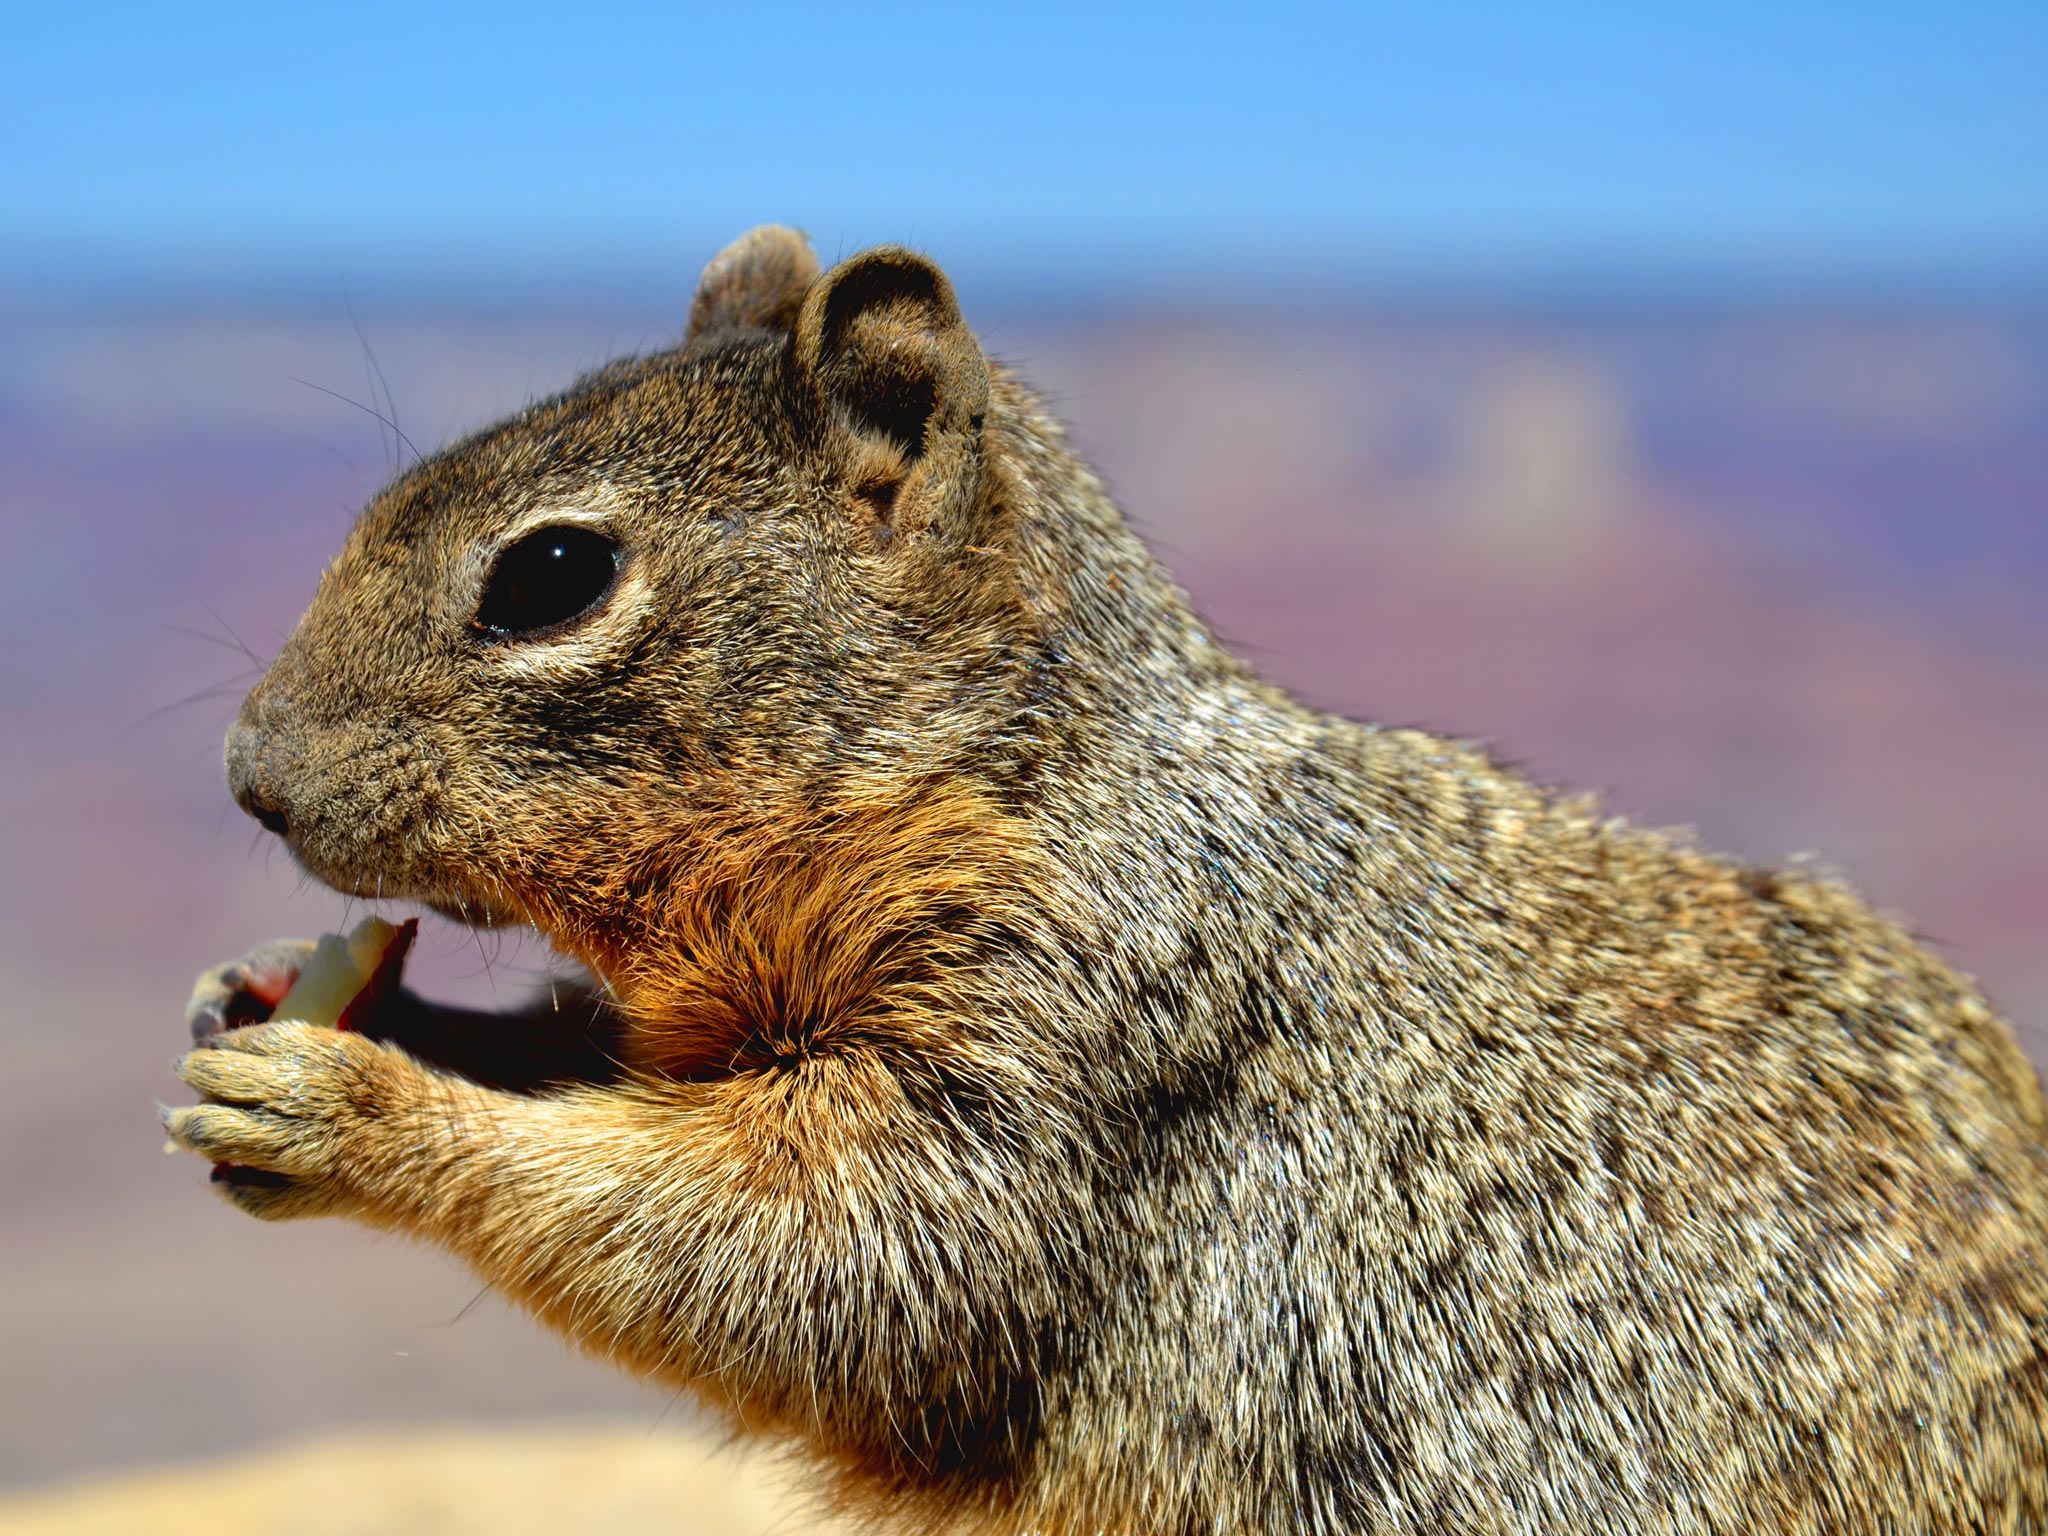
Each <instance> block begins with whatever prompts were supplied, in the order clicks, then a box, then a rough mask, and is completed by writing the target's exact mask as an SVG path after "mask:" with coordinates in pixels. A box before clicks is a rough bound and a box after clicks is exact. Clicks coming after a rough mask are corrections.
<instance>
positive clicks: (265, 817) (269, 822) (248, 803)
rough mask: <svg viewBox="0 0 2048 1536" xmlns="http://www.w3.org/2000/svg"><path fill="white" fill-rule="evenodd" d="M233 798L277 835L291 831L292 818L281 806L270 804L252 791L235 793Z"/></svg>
mask: <svg viewBox="0 0 2048 1536" xmlns="http://www.w3.org/2000/svg"><path fill="white" fill-rule="evenodd" d="M235 798H236V799H237V800H239V801H240V802H241V806H242V809H243V810H245V811H247V812H248V813H249V814H250V815H251V816H254V817H255V818H256V819H257V820H258V821H260V822H262V823H263V825H264V826H265V827H267V828H268V829H269V830H270V831H272V832H275V833H276V834H277V835H278V836H279V837H283V836H285V835H286V834H288V833H289V832H290V831H291V829H292V819H291V817H289V816H287V815H286V814H285V812H284V807H283V806H280V805H272V804H270V803H269V802H268V801H267V800H263V799H261V798H259V797H258V796H257V795H255V794H254V793H251V794H246V795H237V796H236V797H235Z"/></svg>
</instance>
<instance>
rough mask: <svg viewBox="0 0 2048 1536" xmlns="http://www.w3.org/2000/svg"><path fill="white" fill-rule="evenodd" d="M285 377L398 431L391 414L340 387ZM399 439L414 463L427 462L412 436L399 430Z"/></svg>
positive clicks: (295, 377)
mask: <svg viewBox="0 0 2048 1536" xmlns="http://www.w3.org/2000/svg"><path fill="white" fill-rule="evenodd" d="M285 377H286V378H288V379H290V380H291V381H292V382H293V383H294V384H303V385H305V387H306V388H308V389H314V390H318V391H319V392H320V393H321V394H323V395H327V396H330V397H331V398H333V399H336V400H339V401H340V402H341V403H342V404H343V405H352V406H354V407H355V408H356V409H357V410H359V411H361V412H362V413H363V414H364V415H365V416H374V417H376V418H377V420H379V421H381V422H383V423H384V425H385V426H387V427H389V428H391V430H392V431H394V432H398V423H396V422H395V421H393V420H392V419H391V418H390V417H389V416H386V415H385V414H384V413H383V412H382V411H379V410H376V409H373V408H372V407H370V406H367V405H365V404H363V402H362V401H360V400H351V399H350V398H349V397H348V396H347V395H344V394H343V393H342V392H341V391H340V390H338V389H329V388H328V387H327V386H326V385H324V384H315V383H314V382H313V381H312V380H311V379H302V378H300V377H299V376H298V375H297V374H295V373H288V374H286V375H285ZM398 440H399V441H400V442H402V443H404V444H405V446H406V447H407V448H410V449H411V450H412V457H413V462H414V463H416V464H424V463H426V461H427V456H426V455H425V454H423V453H421V452H420V450H419V448H418V446H417V445H415V444H414V442H413V440H412V439H411V438H409V437H407V436H406V435H405V434H404V433H403V432H398Z"/></svg>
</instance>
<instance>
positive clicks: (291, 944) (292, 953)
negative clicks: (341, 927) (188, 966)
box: [185, 939, 314, 1044]
mask: <svg viewBox="0 0 2048 1536" xmlns="http://www.w3.org/2000/svg"><path fill="white" fill-rule="evenodd" d="M313 947H314V941H313V940H311V939H273V940H271V941H270V942H269V943H268V944H259V945H257V946H256V948H254V949H252V950H250V951H249V952H248V953H247V954H245V955H242V956H241V957H239V958H238V959H234V960H230V961H228V962H227V963H226V964H225V965H217V966H215V967H214V968H213V969H212V970H210V971H207V972H206V973H205V974H204V975H202V976H201V977H200V978H199V980H198V981H197V982H195V983H194V984H193V987H192V997H191V1000H190V1001H189V1002H187V1003H186V1004H185V1022H186V1023H187V1024H189V1025H190V1026H191V1028H192V1038H193V1039H194V1040H195V1041H198V1042H199V1043H201V1044H204V1043H205V1042H207V1041H209V1040H211V1039H213V1038H214V1037H215V1036H216V1035H220V1034H224V1033H226V1032H227V1031H228V1030H231V1029H242V1028H245V1027H246V1026H248V1025H251V1024H261V1023H263V1022H264V1021H265V1020H267V1019H268V1018H269V1017H270V1014H271V1010H273V1009H274V1008H276V1007H277V1005H278V1004H279V1003H280V1002H282V1001H283V1000H284V995H285V994H286V993H287V992H289V991H290V990H291V988H292V983H293V982H295V981H297V980H298V979H299V972H300V971H301V970H303V969H305V965H306V961H307V960H308V959H310V958H311V957H312V954H313Z"/></svg>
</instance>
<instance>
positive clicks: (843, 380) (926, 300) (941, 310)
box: [791, 246, 989, 461]
mask: <svg viewBox="0 0 2048 1536" xmlns="http://www.w3.org/2000/svg"><path fill="white" fill-rule="evenodd" d="M791 356H792V361H793V363H794V365H795V367H796V369H797V371H798V373H799V374H800V375H802V377H803V378H804V379H806V380H807V381H808V382H809V384H810V387H811V388H812V389H813V390H814V391H815V393H816V394H817V395H818V396H819V397H820V398H821V399H822V400H823V401H824V402H825V403H826V404H827V405H828V406H831V407H836V408H837V410H838V411H839V412H840V413H842V414H843V416H844V419H845V420H846V422H847V424H848V425H850V426H852V427H853V428H854V430H855V431H857V432H862V433H875V434H878V435H880V436H882V437H884V438H887V439H888V440H889V441H890V443H891V444H892V445H893V446H894V447H895V448H896V449H897V450H898V451H899V452H901V453H902V454H903V456H904V458H905V460H906V461H915V460H917V459H920V458H922V457H924V456H925V455H927V454H929V453H932V452H933V451H934V450H935V449H936V448H937V446H938V445H939V442H940V441H941V439H943V438H946V437H955V438H958V437H963V436H972V435H974V434H976V433H978V432H979V430H980V428H981V420H982V416H983V414H984V413H985V412H986V411H987V410H988V397H989V370H988V362H987V360H986V359H985V358H984V357H983V356H982V353H981V344H980V343H979V342H977V341H976V340H975V339H974V333H973V332H972V331H970V330H968V329H967V322H966V321H965V320H963V319H961V317H960V306H959V304H958V303H957V302H955V300H954V298H953V285H952V284H951V283H949V282H947V281H946V274H945V273H943V272H941V271H940V270H939V269H938V268H937V267H936V266H934V265H932V263H931V262H929V261H927V260H926V259H925V258H924V257H922V256H920V255H918V254H917V253H916V252H914V251H906V250H903V249H901V248H900V247H897V246H880V247H878V248H876V249H875V250H872V251H863V252H862V253H861V254H860V255H858V256H855V257H853V258H851V259H850V260H847V261H843V262H841V263H840V264H839V265H838V266H836V267H834V268H833V269H832V270H831V271H830V272H828V273H826V274H825V276H824V277H823V278H822V279H821V280H820V281H819V282H818V283H816V284H815V285H813V287H812V288H811V291H810V293H809V294H808V295H807V296H806V297H805V299H804V304H803V310H802V312H801V313H800V314H799V315H798V316H797V322H796V339H795V346H794V349H793V351H792V354H791Z"/></svg>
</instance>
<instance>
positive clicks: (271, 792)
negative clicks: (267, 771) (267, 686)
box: [227, 725, 292, 837]
mask: <svg viewBox="0 0 2048 1536" xmlns="http://www.w3.org/2000/svg"><path fill="white" fill-rule="evenodd" d="M227 767H228V792H229V793H230V794H232V795H233V796H234V797H235V804H237V805H239V806H240V807H241V808H242V809H243V810H245V811H247V812H248V813H249V814H250V815H251V816H254V817H255V818H256V819H257V820H258V821H259V822H261V823H262V824H263V826H264V827H265V828H266V829H267V830H269V831H272V832H275V833H276V834H277V835H278V836H279V837H285V836H288V835H290V833H291V830H292V819H291V815H290V813H289V812H287V811H286V810H285V806H284V797H283V796H282V795H280V794H278V793H277V791H276V789H275V788H274V787H273V786H271V785H270V784H268V783H266V782H265V778H264V774H263V752H262V749H261V745H260V743H259V740H258V738H257V733H256V732H255V731H254V730H252V729H250V728H249V727H248V726H246V725H237V726H236V727H235V728H234V729H233V730H232V731H230V732H229V733H228V750H227Z"/></svg>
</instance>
